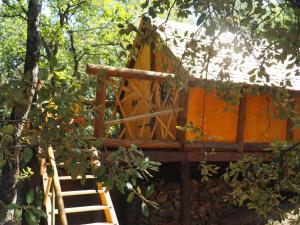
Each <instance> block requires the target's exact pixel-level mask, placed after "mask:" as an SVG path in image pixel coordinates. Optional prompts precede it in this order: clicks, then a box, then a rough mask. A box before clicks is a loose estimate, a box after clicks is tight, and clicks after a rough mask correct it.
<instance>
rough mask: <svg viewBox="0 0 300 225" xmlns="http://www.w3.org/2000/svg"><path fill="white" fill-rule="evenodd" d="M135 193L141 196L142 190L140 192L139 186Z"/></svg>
mask: <svg viewBox="0 0 300 225" xmlns="http://www.w3.org/2000/svg"><path fill="white" fill-rule="evenodd" d="M136 189H137V192H138V193H139V195H141V194H142V190H141V188H140V187H139V186H137V188H136Z"/></svg>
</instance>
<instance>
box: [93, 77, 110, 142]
mask: <svg viewBox="0 0 300 225" xmlns="http://www.w3.org/2000/svg"><path fill="white" fill-rule="evenodd" d="M106 81H107V76H106V75H105V74H103V75H98V77H97V90H96V104H95V106H96V114H97V115H96V118H95V129H94V131H95V137H97V138H98V137H103V135H104V116H105V100H106Z"/></svg>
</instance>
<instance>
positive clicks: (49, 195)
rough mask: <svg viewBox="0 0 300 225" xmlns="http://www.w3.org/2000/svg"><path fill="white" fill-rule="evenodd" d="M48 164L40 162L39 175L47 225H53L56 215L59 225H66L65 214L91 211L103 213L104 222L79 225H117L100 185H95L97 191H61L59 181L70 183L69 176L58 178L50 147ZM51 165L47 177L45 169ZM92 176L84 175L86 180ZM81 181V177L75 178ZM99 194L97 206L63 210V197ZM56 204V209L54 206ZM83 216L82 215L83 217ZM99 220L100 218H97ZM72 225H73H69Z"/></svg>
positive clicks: (107, 198) (107, 193) (111, 205)
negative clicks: (40, 176) (41, 180)
mask: <svg viewBox="0 0 300 225" xmlns="http://www.w3.org/2000/svg"><path fill="white" fill-rule="evenodd" d="M48 156H49V158H48V162H49V163H47V162H46V161H47V160H45V159H44V160H41V175H42V179H43V190H44V200H43V205H44V207H45V209H46V213H47V221H46V224H47V225H55V218H56V215H58V216H59V220H58V221H59V224H60V225H68V220H67V214H71V213H85V212H91V211H103V212H104V217H105V221H103V222H96V223H86V224H81V225H119V222H118V219H117V216H116V212H115V210H114V206H113V203H112V200H111V197H110V194H109V192H108V191H107V190H106V188H105V187H103V186H102V184H101V183H97V190H95V189H96V188H95V189H94V190H93V189H92V190H72V191H62V190H61V189H62V188H61V184H60V182H61V181H69V180H70V181H72V177H71V176H59V175H58V171H57V165H56V162H55V157H54V151H53V148H52V147H49V148H48ZM49 164H50V165H51V167H52V169H53V175H52V176H48V175H47V172H46V169H47V165H49ZM94 178H95V177H93V176H92V175H86V179H94ZM77 179H81V177H77ZM92 194H95V195H97V194H99V196H100V200H99V201H101V204H98V205H88V206H80V207H70V208H65V206H64V200H63V197H67V196H83V195H92ZM56 204H57V208H56V207H55V205H56ZM83 216H84V215H83ZM99 219H100V218H99ZM69 225H73V224H69Z"/></svg>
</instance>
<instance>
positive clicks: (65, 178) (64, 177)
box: [58, 175, 96, 180]
mask: <svg viewBox="0 0 300 225" xmlns="http://www.w3.org/2000/svg"><path fill="white" fill-rule="evenodd" d="M85 177H86V179H95V178H96V177H94V176H93V175H86V176H85ZM58 179H59V180H73V179H72V177H71V176H59V177H58ZM75 179H76V180H79V179H82V177H81V176H78V177H76V178H75Z"/></svg>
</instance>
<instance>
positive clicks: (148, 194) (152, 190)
mask: <svg viewBox="0 0 300 225" xmlns="http://www.w3.org/2000/svg"><path fill="white" fill-rule="evenodd" d="M153 192H154V185H153V184H151V185H150V186H149V187H148V188H147V190H146V192H145V196H146V198H149V197H150V196H151V195H152V194H153Z"/></svg>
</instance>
